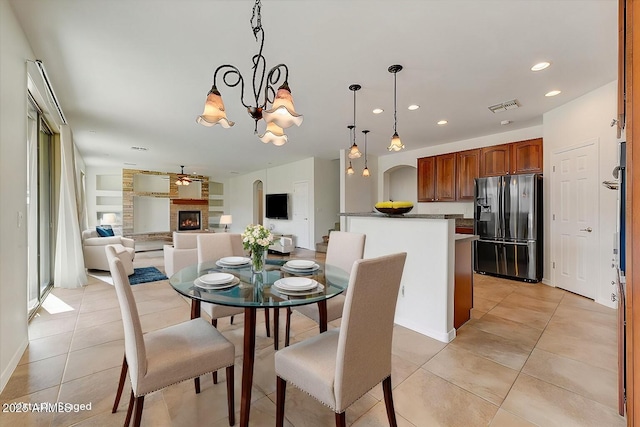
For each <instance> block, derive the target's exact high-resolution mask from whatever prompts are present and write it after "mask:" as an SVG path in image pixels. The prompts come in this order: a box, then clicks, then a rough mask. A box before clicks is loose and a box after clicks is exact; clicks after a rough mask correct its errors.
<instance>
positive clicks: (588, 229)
mask: <svg viewBox="0 0 640 427" xmlns="http://www.w3.org/2000/svg"><path fill="white" fill-rule="evenodd" d="M580 231H586V232H587V233H591V232H592V231H593V228H591V227H587V228H581V229H580Z"/></svg>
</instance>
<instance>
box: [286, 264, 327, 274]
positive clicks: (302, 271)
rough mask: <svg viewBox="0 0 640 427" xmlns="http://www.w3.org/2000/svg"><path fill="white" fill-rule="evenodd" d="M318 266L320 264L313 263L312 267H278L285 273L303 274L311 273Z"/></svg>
mask: <svg viewBox="0 0 640 427" xmlns="http://www.w3.org/2000/svg"><path fill="white" fill-rule="evenodd" d="M319 268H320V266H319V265H318V264H314V265H313V267H311V268H291V267H289V266H286V265H283V266H282V267H280V269H281V270H282V271H286V272H287V273H291V274H304V275H309V274H313V273H314V272H315V271H316V270H318V269H319Z"/></svg>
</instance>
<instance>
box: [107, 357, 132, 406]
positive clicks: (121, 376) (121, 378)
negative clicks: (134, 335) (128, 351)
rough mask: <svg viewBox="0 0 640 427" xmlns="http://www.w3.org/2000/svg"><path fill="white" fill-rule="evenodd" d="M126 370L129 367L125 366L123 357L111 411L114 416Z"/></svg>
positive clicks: (125, 361)
mask: <svg viewBox="0 0 640 427" xmlns="http://www.w3.org/2000/svg"><path fill="white" fill-rule="evenodd" d="M127 369H129V365H127V356H126V355H125V356H124V357H123V358H122V370H121V371H120V382H119V383H118V391H117V392H116V400H115V401H114V402H113V408H112V409H111V413H112V414H115V413H116V411H117V410H118V405H119V404H120V397H121V396H122V389H123V388H124V381H125V379H126V378H127Z"/></svg>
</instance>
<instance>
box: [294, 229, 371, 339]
mask: <svg viewBox="0 0 640 427" xmlns="http://www.w3.org/2000/svg"><path fill="white" fill-rule="evenodd" d="M365 240H366V235H364V234H362V233H351V232H347V231H332V232H331V234H330V235H329V245H328V246H327V256H326V258H325V264H327V265H333V266H336V267H338V268H340V269H341V270H344V271H346V272H350V271H351V267H352V266H353V263H354V262H355V261H356V260H359V259H362V257H363V255H364V244H365ZM344 299H345V297H344V295H338V296H336V297H333V298H331V299H330V300H328V301H327V322H331V321H332V320H336V319H339V318H340V316H342V307H343V305H344ZM295 311H297V312H299V313H301V314H304V315H305V316H307V317H309V318H310V319H313V320H314V321H315V322H316V323H318V324H319V323H320V313H319V311H318V305H317V304H308V305H302V306H299V307H296V308H295ZM290 333H291V309H290V308H287V319H286V324H285V332H284V340H285V341H284V345H285V347H286V346H288V345H289V335H290Z"/></svg>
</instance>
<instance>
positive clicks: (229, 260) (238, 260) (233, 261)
mask: <svg viewBox="0 0 640 427" xmlns="http://www.w3.org/2000/svg"><path fill="white" fill-rule="evenodd" d="M249 262H251V260H250V259H249V258H245V257H243V256H227V257H224V258H220V263H222V264H227V265H242V264H247V263H249Z"/></svg>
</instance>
